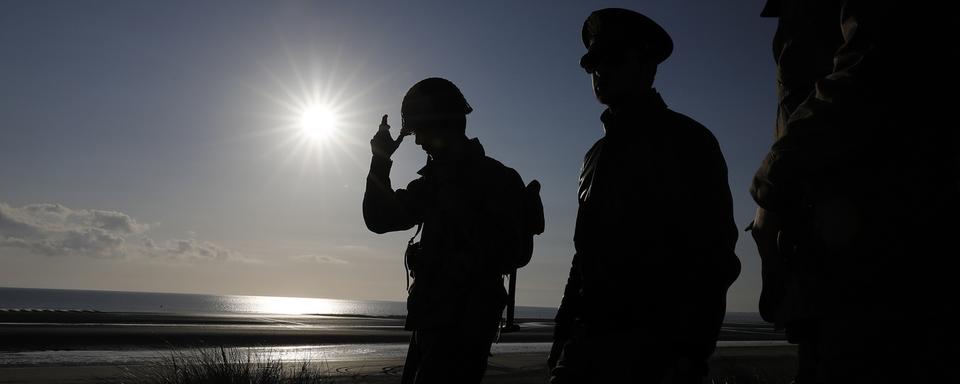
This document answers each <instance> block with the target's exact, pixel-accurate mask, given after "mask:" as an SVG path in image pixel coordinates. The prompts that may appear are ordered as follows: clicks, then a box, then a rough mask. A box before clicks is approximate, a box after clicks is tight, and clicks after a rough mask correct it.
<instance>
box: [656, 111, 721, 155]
mask: <svg viewBox="0 0 960 384" xmlns="http://www.w3.org/2000/svg"><path fill="white" fill-rule="evenodd" d="M665 122H666V123H667V125H669V127H668V129H667V132H668V133H669V134H671V135H673V136H675V137H676V138H677V139H679V140H682V141H683V142H685V143H687V144H688V145H694V146H698V147H718V146H719V144H718V143H717V138H716V136H714V135H713V132H711V131H710V130H709V129H707V127H705V126H704V125H703V124H700V122H699V121H696V120H694V119H693V118H691V117H689V116H687V115H684V114H682V113H680V112H676V111H674V110H672V109H668V110H667V112H666V117H665Z"/></svg>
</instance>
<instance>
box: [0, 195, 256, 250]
mask: <svg viewBox="0 0 960 384" xmlns="http://www.w3.org/2000/svg"><path fill="white" fill-rule="evenodd" d="M149 229H150V226H149V225H147V224H143V223H139V222H137V220H135V219H134V218H133V217H131V216H130V215H127V214H125V213H122V212H118V211H108V210H98V209H73V208H68V207H65V206H63V205H60V204H47V203H44V204H30V205H25V206H22V207H13V206H10V205H9V204H6V203H3V202H0V248H16V249H21V250H24V251H27V252H29V253H31V254H37V255H43V256H51V257H69V256H83V257H96V258H137V257H150V258H162V259H166V260H183V261H204V260H205V261H237V260H246V259H244V258H242V257H241V256H240V254H239V253H237V252H236V251H233V250H230V249H227V248H225V247H222V246H219V245H217V244H214V243H211V242H209V241H202V240H197V239H193V238H191V239H171V240H166V241H163V242H160V243H158V242H157V241H155V240H153V239H152V238H150V237H148V236H146V232H148V231H149Z"/></svg>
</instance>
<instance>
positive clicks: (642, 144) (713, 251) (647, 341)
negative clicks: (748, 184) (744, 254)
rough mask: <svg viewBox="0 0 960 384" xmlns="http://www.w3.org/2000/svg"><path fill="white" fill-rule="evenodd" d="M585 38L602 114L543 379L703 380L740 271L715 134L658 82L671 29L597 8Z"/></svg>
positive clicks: (587, 163)
mask: <svg viewBox="0 0 960 384" xmlns="http://www.w3.org/2000/svg"><path fill="white" fill-rule="evenodd" d="M582 37H583V43H584V45H585V46H586V47H587V53H586V54H585V55H584V56H583V58H582V59H581V61H580V65H581V66H582V67H583V68H584V69H585V70H586V71H587V73H589V74H590V75H591V76H592V78H593V89H594V93H595V94H596V96H597V99H598V100H599V101H600V102H601V103H603V104H605V105H607V106H608V108H607V110H606V111H604V112H603V114H602V115H601V116H600V120H601V121H602V122H603V126H604V130H605V135H604V137H603V138H601V139H600V140H599V141H597V143H596V144H594V146H593V148H591V149H590V151H589V152H588V153H587V155H586V158H585V159H584V163H583V169H582V171H581V175H580V193H579V202H580V207H579V211H578V213H577V224H576V234H575V236H574V241H575V246H576V254H575V255H574V257H573V264H572V266H571V269H570V277H569V280H568V281H567V286H566V288H565V290H564V295H563V301H562V303H561V305H560V309H559V312H558V313H557V318H556V323H557V325H556V329H555V335H554V340H555V341H554V348H553V350H552V351H551V356H550V359H549V361H548V363H549V364H550V366H551V367H553V370H552V377H551V382H552V383H587V382H596V383H628V382H629V383H638V382H643V383H647V382H650V383H654V382H656V383H659V382H660V381H661V380H667V381H668V382H675V383H695V382H696V383H699V382H700V380H701V378H702V377H703V376H704V375H705V374H706V373H707V368H708V367H707V359H708V357H709V356H710V355H711V354H712V353H713V350H714V348H715V346H716V340H717V337H718V334H719V331H720V325H721V323H722V321H723V317H724V313H725V306H726V291H727V288H728V287H729V286H730V284H731V283H732V282H733V281H734V279H736V276H737V275H738V274H739V271H740V263H739V260H738V259H737V256H736V255H735V254H734V245H735V243H736V241H737V229H736V227H735V224H734V220H733V212H732V208H733V207H732V201H731V196H730V189H729V187H728V184H727V169H726V163H725V161H724V159H723V155H722V154H721V152H720V147H719V145H718V143H717V141H716V139H715V138H714V136H713V135H712V134H711V133H710V131H708V130H707V129H706V128H704V127H703V126H702V125H700V124H699V123H697V122H696V121H694V120H692V119H690V118H689V117H686V116H684V115H681V114H679V113H676V112H674V111H671V110H670V109H668V108H667V106H666V104H664V102H663V100H662V99H661V98H660V95H659V94H658V93H657V91H656V90H654V89H653V80H654V75H655V74H656V70H657V65H658V64H659V63H660V62H662V61H663V60H665V59H666V58H667V57H668V56H669V55H670V53H671V52H672V50H673V43H672V40H671V39H670V37H669V35H667V33H666V31H664V30H663V29H662V28H661V27H660V26H659V25H657V24H656V23H655V22H654V21H652V20H650V19H649V18H647V17H645V16H643V15H641V14H639V13H636V12H633V11H629V10H624V9H603V10H599V11H595V12H593V13H592V14H591V15H590V17H589V18H587V20H586V22H585V23H584V25H583V31H582Z"/></svg>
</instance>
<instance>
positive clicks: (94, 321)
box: [0, 311, 783, 351]
mask: <svg viewBox="0 0 960 384" xmlns="http://www.w3.org/2000/svg"><path fill="white" fill-rule="evenodd" d="M517 323H518V324H519V325H520V328H519V330H517V331H514V332H503V333H501V334H500V341H501V342H504V343H543V342H552V340H553V321H552V319H517ZM403 325H404V319H403V318H402V317H376V316H346V315H335V316H330V315H267V314H213V315H211V314H167V313H144V312H86V311H0V351H37V350H53V349H57V350H78V349H79V350H83V349H115V350H125V349H138V348H141V349H142V348H167V347H192V346H223V347H243V346H294V345H333V344H373V343H406V342H408V341H409V338H410V332H409V331H407V330H405V329H404V328H403ZM720 340H721V341H762V340H783V334H782V333H778V332H774V331H773V329H772V327H771V326H769V325H766V324H754V323H742V322H732V323H726V324H724V327H723V329H722V331H721V335H720Z"/></svg>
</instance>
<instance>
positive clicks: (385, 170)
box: [363, 156, 412, 233]
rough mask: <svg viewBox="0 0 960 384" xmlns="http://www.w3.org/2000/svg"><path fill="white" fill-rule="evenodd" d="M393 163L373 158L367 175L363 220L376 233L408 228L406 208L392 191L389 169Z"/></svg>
mask: <svg viewBox="0 0 960 384" xmlns="http://www.w3.org/2000/svg"><path fill="white" fill-rule="evenodd" d="M392 165H393V162H392V161H390V159H386V158H383V157H379V156H373V160H371V162H370V172H369V173H368V174H367V186H366V191H365V192H364V194H363V220H364V222H365V223H366V225H367V228H368V229H370V230H371V231H373V232H376V233H386V232H391V231H398V230H403V229H407V228H410V226H412V224H411V223H410V221H411V220H410V218H409V216H410V215H409V214H408V213H407V209H406V207H404V204H403V203H402V202H401V201H400V199H399V198H398V196H397V192H396V191H394V190H393V187H392V186H391V182H390V168H391V167H392Z"/></svg>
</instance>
